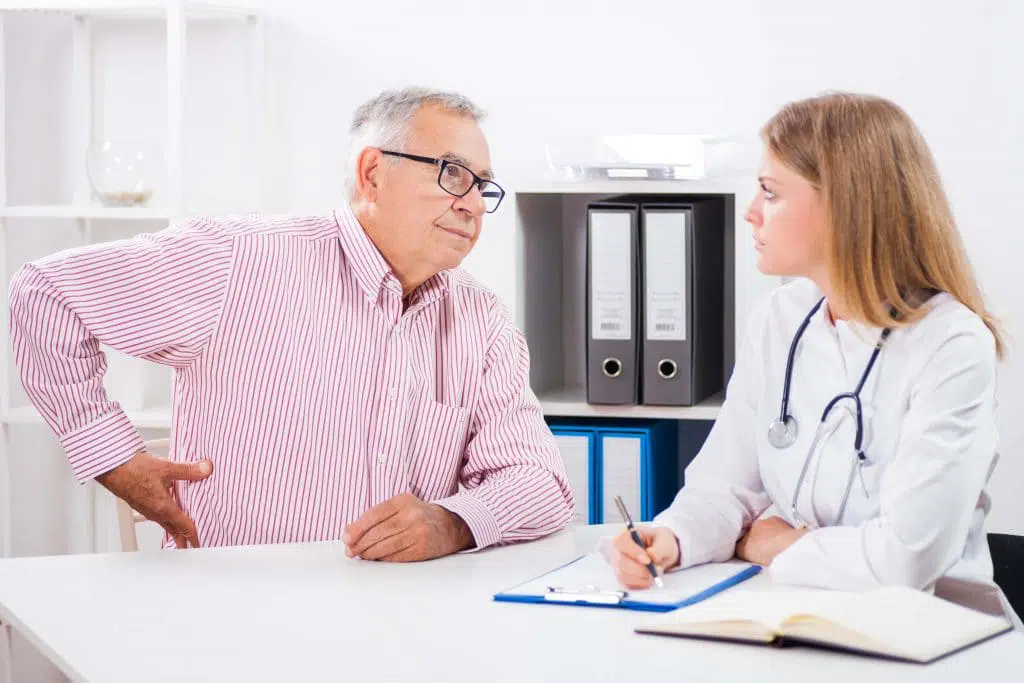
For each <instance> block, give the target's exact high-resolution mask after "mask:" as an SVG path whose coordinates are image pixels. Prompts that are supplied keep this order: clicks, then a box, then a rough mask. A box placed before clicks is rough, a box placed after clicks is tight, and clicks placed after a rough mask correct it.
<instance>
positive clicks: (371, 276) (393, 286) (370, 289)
mask: <svg viewBox="0 0 1024 683" xmlns="http://www.w3.org/2000/svg"><path fill="white" fill-rule="evenodd" d="M334 219H335V221H336V222H337V224H338V237H339V239H340V241H341V248H342V251H344V252H345V255H346V256H347V258H348V262H349V266H350V267H351V268H352V272H353V273H354V274H355V277H356V281H357V282H358V283H359V286H360V287H361V288H362V289H363V292H365V294H366V296H367V298H369V299H370V301H374V302H376V301H377V300H378V299H379V297H380V296H381V294H382V290H387V291H390V292H392V293H394V294H396V295H397V296H399V297H401V296H402V285H401V283H399V282H398V278H396V277H395V275H394V273H393V271H392V270H391V266H390V265H389V264H388V262H387V261H386V260H385V259H384V256H383V255H382V254H381V253H380V250H378V249H377V245H375V244H374V243H373V240H371V239H370V236H369V235H367V234H366V230H364V229H363V226H362V224H361V223H360V222H359V218H358V217H356V214H355V211H353V210H352V206H351V205H350V204H349V203H347V202H346V203H345V204H344V205H343V206H342V207H341V208H339V209H337V210H336V211H335V212H334ZM450 282H451V273H450V272H448V271H442V272H440V273H438V274H437V275H434V276H433V277H431V278H429V279H428V280H427V281H426V282H424V283H423V284H422V285H420V286H419V287H417V288H416V289H415V290H413V291H412V292H411V293H410V295H409V303H410V305H416V304H427V303H430V302H432V301H435V300H437V299H439V298H441V297H442V296H444V295H445V294H446V293H447V292H448V288H449V285H450Z"/></svg>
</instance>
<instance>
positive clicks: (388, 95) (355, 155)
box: [345, 87, 486, 195]
mask: <svg viewBox="0 0 1024 683" xmlns="http://www.w3.org/2000/svg"><path fill="white" fill-rule="evenodd" d="M427 104H433V105H437V106H439V107H441V108H442V109H444V110H445V111H447V112H450V113H452V114H458V115H461V116H465V117H467V118H471V119H473V120H474V121H476V122H478V123H479V122H481V121H483V119H484V117H485V116H486V115H485V114H484V112H483V110H482V109H480V108H479V107H477V106H476V105H475V104H473V102H471V101H470V99H469V98H468V97H466V96H464V95H460V94H458V93H453V92H445V91H442V90H430V89H428V88H419V87H408V88H402V89H401V90H385V91H384V92H382V93H381V94H379V95H377V96H376V97H374V98H373V99H372V100H369V101H368V102H364V103H363V104H362V105H360V106H359V108H358V109H356V113H355V115H354V116H353V117H352V127H351V129H350V130H349V151H348V168H347V172H346V178H345V187H346V189H347V190H348V193H349V195H352V194H354V193H355V188H356V182H355V181H356V178H355V176H356V173H357V168H356V165H357V164H358V163H359V155H360V154H361V153H362V151H363V150H364V149H366V148H367V147H380V148H382V149H391V150H394V151H403V147H404V145H405V142H406V138H407V137H408V134H409V123H410V122H411V121H412V117H413V116H415V115H416V112H418V111H419V110H420V108H421V107H423V106H424V105H427ZM395 161H397V160H395Z"/></svg>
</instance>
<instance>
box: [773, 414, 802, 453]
mask: <svg viewBox="0 0 1024 683" xmlns="http://www.w3.org/2000/svg"><path fill="white" fill-rule="evenodd" d="M796 435H797V427H796V418H795V417H793V416H792V415H783V416H782V417H777V418H775V419H774V420H772V423H771V424H770V425H768V443H770V444H771V445H772V446H774V447H775V448H789V447H790V446H792V445H793V444H794V443H796Z"/></svg>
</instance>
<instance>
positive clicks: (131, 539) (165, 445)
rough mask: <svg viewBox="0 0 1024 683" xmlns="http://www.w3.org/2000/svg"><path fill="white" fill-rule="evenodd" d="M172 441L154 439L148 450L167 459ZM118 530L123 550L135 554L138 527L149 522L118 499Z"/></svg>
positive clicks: (147, 443)
mask: <svg viewBox="0 0 1024 683" xmlns="http://www.w3.org/2000/svg"><path fill="white" fill-rule="evenodd" d="M170 448H171V440H170V439H153V440H151V441H147V442H146V450H147V451H148V452H149V453H150V454H151V455H155V456H156V457H158V458H166V457H167V456H168V454H169V453H170ZM116 500H117V528H118V532H119V534H120V536H121V550H123V551H125V552H135V551H136V550H138V549H139V535H138V533H137V531H136V525H137V524H139V523H140V522H145V521H148V520H147V519H146V518H145V517H143V516H142V515H140V514H139V513H138V512H136V511H135V510H133V509H132V508H131V506H130V505H128V503H126V502H124V501H123V500H121V499H120V498H117V499H116Z"/></svg>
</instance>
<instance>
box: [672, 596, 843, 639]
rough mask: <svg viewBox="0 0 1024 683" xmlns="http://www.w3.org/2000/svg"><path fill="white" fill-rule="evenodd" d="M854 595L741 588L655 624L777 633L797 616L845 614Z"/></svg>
mask: <svg viewBox="0 0 1024 683" xmlns="http://www.w3.org/2000/svg"><path fill="white" fill-rule="evenodd" d="M851 597H855V596H854V594H846V593H837V592H834V591H827V590H817V589H787V590H770V591H760V590H758V591H754V590H744V589H743V588H742V587H737V588H734V589H732V590H730V591H726V592H724V593H721V594H719V595H716V596H714V597H713V598H711V599H709V600H707V601H705V602H700V603H697V604H695V605H690V606H689V607H686V608H684V609H681V610H679V611H678V612H673V613H672V614H668V615H665V617H663V618H662V619H661V620H656V621H657V623H658V624H660V625H663V626H664V625H668V624H695V623H703V622H715V621H721V622H727V621H730V622H731V621H751V622H756V623H759V624H762V625H763V626H764V627H765V628H766V629H768V630H771V631H775V632H778V631H779V629H780V628H781V626H782V622H784V621H785V620H786V619H787V618H789V617H791V616H792V615H794V614H817V613H821V612H823V611H827V612H830V613H834V612H837V611H838V612H842V611H843V610H844V609H845V605H848V604H850V603H851Z"/></svg>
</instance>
